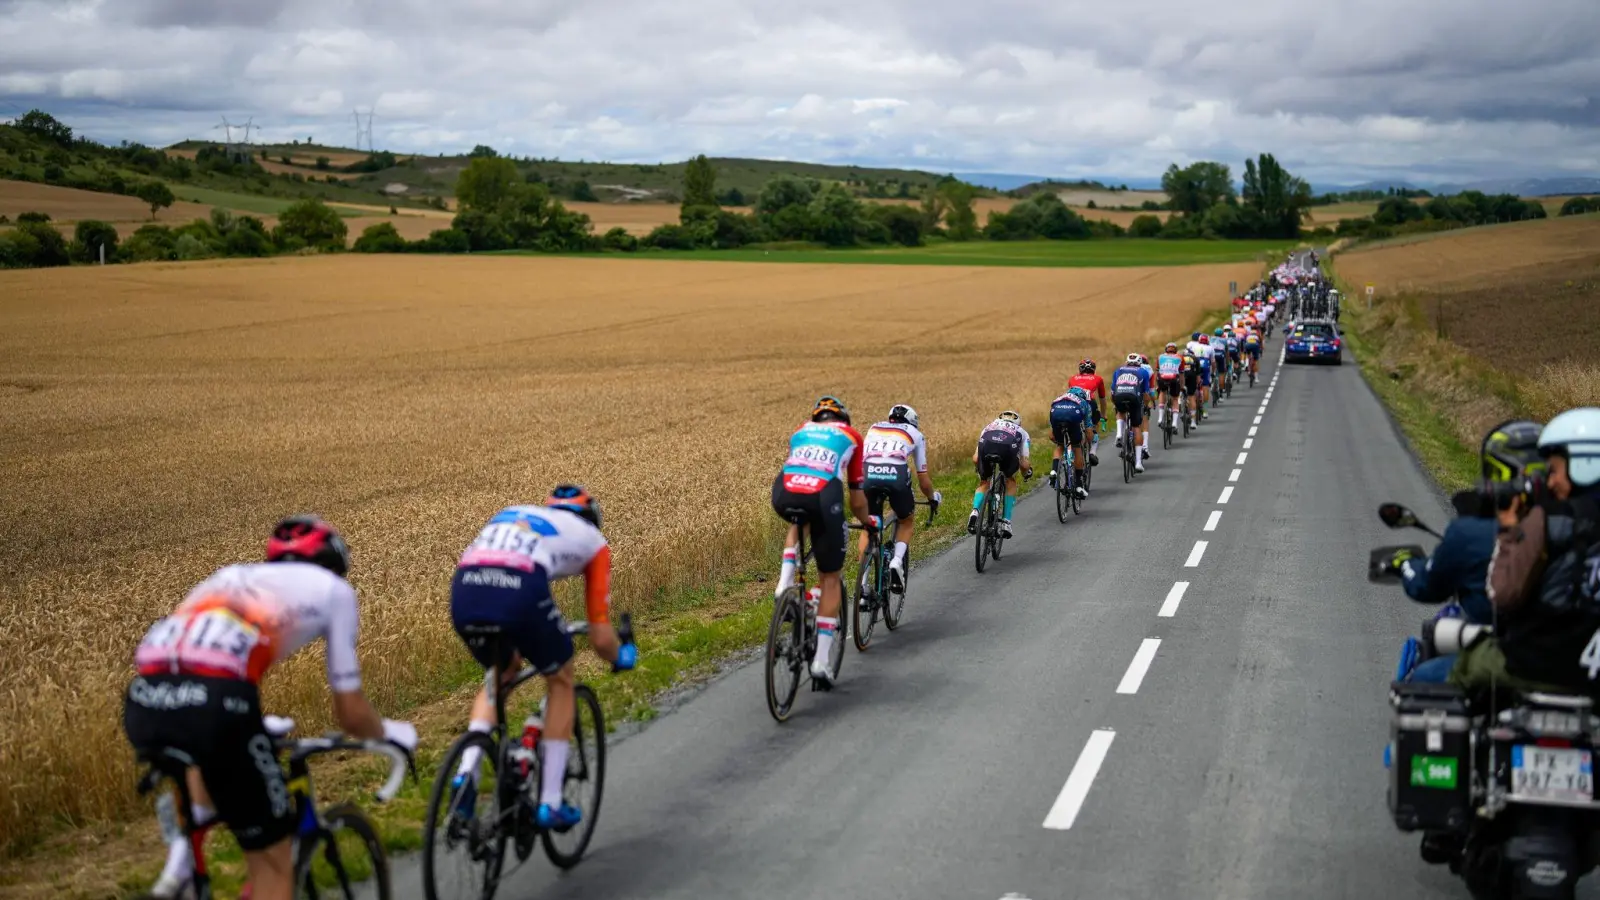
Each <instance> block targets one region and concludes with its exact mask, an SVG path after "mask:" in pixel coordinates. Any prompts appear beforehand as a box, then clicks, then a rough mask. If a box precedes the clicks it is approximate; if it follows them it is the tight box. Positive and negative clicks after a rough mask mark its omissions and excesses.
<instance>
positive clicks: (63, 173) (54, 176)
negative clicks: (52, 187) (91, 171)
mask: <svg viewBox="0 0 1600 900" xmlns="http://www.w3.org/2000/svg"><path fill="white" fill-rule="evenodd" d="M66 177H67V170H66V169H63V168H61V167H60V166H58V165H56V164H55V163H50V164H49V165H47V166H45V167H44V180H45V181H47V182H49V183H50V184H59V183H60V182H61V180H62V179H63V178H66Z"/></svg>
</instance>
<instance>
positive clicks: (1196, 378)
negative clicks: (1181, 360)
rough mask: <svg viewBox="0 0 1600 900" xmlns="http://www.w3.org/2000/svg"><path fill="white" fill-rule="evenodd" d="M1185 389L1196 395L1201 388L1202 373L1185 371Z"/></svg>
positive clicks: (1190, 394)
mask: <svg viewBox="0 0 1600 900" xmlns="http://www.w3.org/2000/svg"><path fill="white" fill-rule="evenodd" d="M1183 389H1184V390H1186V391H1188V392H1189V396H1191V397H1192V396H1194V394H1195V393H1196V392H1197V391H1199V390H1200V373H1199V372H1185V373H1184V374H1183Z"/></svg>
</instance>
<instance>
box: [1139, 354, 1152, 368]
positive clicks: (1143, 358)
mask: <svg viewBox="0 0 1600 900" xmlns="http://www.w3.org/2000/svg"><path fill="white" fill-rule="evenodd" d="M1139 365H1141V366H1148V365H1150V357H1148V356H1145V355H1144V354H1143V353H1141V354H1139Z"/></svg>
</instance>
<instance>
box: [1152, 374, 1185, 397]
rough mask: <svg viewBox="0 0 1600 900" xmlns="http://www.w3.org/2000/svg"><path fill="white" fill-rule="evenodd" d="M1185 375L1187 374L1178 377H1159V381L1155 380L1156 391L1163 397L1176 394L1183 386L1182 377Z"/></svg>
mask: <svg viewBox="0 0 1600 900" xmlns="http://www.w3.org/2000/svg"><path fill="white" fill-rule="evenodd" d="M1187 377H1188V376H1180V377H1178V378H1163V379H1161V380H1160V381H1158V382H1156V393H1157V394H1160V395H1161V396H1163V397H1176V396H1178V394H1179V389H1180V388H1181V387H1183V382H1184V379H1185V378H1187Z"/></svg>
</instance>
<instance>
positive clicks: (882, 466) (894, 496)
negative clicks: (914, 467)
mask: <svg viewBox="0 0 1600 900" xmlns="http://www.w3.org/2000/svg"><path fill="white" fill-rule="evenodd" d="M866 469H867V481H866V484H865V488H866V492H867V505H868V506H869V507H870V508H871V509H872V514H873V515H875V516H880V517H881V516H882V515H883V503H884V501H885V500H887V501H889V508H890V509H892V510H894V514H895V517H896V518H900V519H909V518H911V516H912V515H913V514H914V513H915V512H916V498H915V497H913V496H912V495H911V467H910V466H909V465H906V464H904V463H900V464H894V463H867V465H866Z"/></svg>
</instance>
